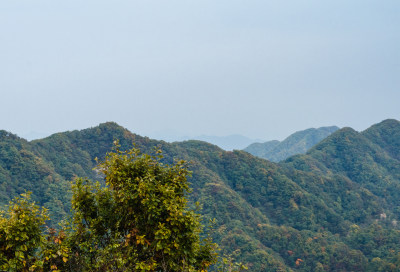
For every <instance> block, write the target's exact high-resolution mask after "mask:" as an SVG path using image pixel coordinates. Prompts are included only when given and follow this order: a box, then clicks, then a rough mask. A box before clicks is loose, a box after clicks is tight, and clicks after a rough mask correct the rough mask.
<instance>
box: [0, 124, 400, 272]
mask: <svg viewBox="0 0 400 272" xmlns="http://www.w3.org/2000/svg"><path fill="white" fill-rule="evenodd" d="M115 140H119V143H120V145H121V147H120V148H121V150H128V149H130V148H132V145H133V144H134V145H135V146H136V147H137V148H139V149H140V150H141V151H142V152H144V153H148V154H155V152H156V151H155V150H156V149H157V150H158V149H161V150H162V152H163V158H162V162H163V163H165V164H173V163H174V162H176V161H177V160H181V159H183V160H186V161H188V162H189V170H190V171H192V175H191V177H190V178H189V182H190V187H191V188H192V193H191V194H190V195H189V196H188V197H189V201H190V202H189V206H193V207H194V206H195V203H196V202H198V203H199V204H200V206H201V214H202V215H203V220H204V222H207V220H208V219H213V218H215V226H214V231H213V234H212V236H213V240H214V241H215V242H217V243H218V244H219V245H220V247H221V249H222V252H221V254H225V255H229V256H231V257H232V258H233V259H235V260H237V261H238V262H242V263H244V264H246V266H247V267H248V268H249V270H250V271H400V230H399V224H398V221H399V220H400V205H399V204H400V122H399V121H397V120H385V121H383V122H381V123H379V124H376V125H373V126H372V127H370V128H368V129H367V130H365V131H363V132H357V131H355V130H353V129H351V128H343V129H340V130H337V131H336V132H334V133H332V134H331V135H330V136H328V137H326V138H325V139H324V140H322V141H321V142H319V143H317V144H316V145H315V146H313V147H312V148H311V149H310V150H309V151H308V152H307V153H306V154H300V155H295V156H292V157H289V158H287V159H286V160H285V161H281V162H280V163H274V162H270V161H268V160H265V159H261V158H257V157H255V156H253V155H251V154H249V153H247V152H245V151H233V152H227V151H224V150H222V149H220V148H218V147H217V146H214V145H211V144H208V143H206V142H201V141H185V142H176V143H167V142H163V141H157V140H152V139H149V138H146V137H141V136H139V135H135V134H133V133H131V132H129V131H128V130H126V129H124V128H123V127H120V126H119V125H117V124H115V123H104V124H101V125H99V126H97V127H94V128H89V129H85V130H81V131H71V132H64V133H57V134H54V135H52V136H50V137H47V138H45V139H41V140H35V141H31V142H28V141H26V140H24V139H21V138H19V137H18V136H16V135H13V134H12V133H9V132H6V131H0V204H1V205H6V204H7V203H8V201H10V200H11V199H12V198H13V197H15V196H18V195H19V194H21V193H24V192H25V191H26V190H27V191H31V192H32V195H31V197H32V199H33V200H34V201H36V203H37V204H39V205H43V206H45V207H47V208H48V209H49V212H50V218H52V221H51V222H49V225H51V226H55V227H56V226H57V223H58V222H59V221H61V220H62V219H63V218H65V217H66V216H67V215H68V214H69V213H70V210H71V201H70V199H71V195H72V190H71V185H70V184H71V183H70V181H71V180H74V179H76V177H84V178H88V179H92V180H100V181H102V179H103V178H102V176H101V175H99V173H98V172H96V171H94V170H93V169H94V168H95V166H96V165H97V162H96V158H97V159H98V160H99V161H102V160H104V158H105V156H106V154H107V152H110V150H111V149H112V146H113V142H114V141H115Z"/></svg>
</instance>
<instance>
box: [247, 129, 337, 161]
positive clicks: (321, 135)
mask: <svg viewBox="0 0 400 272" xmlns="http://www.w3.org/2000/svg"><path fill="white" fill-rule="evenodd" d="M338 129H339V128H338V127H336V126H331V127H320V128H309V129H306V130H302V131H298V132H295V133H293V134H292V135H290V136H289V137H287V138H286V139H285V140H283V141H281V142H280V141H277V140H274V141H268V142H265V143H253V144H251V145H249V146H248V147H246V148H245V149H244V151H247V152H249V153H250V154H252V155H254V156H257V157H260V158H263V159H267V160H269V161H273V162H280V161H282V160H284V159H287V158H289V157H290V156H293V155H296V154H305V153H306V152H307V151H308V150H309V149H310V148H311V147H312V146H314V145H316V144H317V143H319V142H320V141H321V140H323V139H325V138H326V137H328V136H329V135H331V134H332V133H333V132H335V131H337V130H338Z"/></svg>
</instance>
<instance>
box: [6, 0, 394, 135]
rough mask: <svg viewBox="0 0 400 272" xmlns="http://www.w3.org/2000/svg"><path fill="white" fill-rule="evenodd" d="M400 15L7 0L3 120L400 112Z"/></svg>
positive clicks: (307, 0) (176, 1)
mask: <svg viewBox="0 0 400 272" xmlns="http://www.w3.org/2000/svg"><path fill="white" fill-rule="evenodd" d="M399 14H400V1H398V0H385V1H376V0H375V1H370V0H351V1H349V0H328V1H321V0H276V1H269V0H168V1H165V0H141V1H137V0H114V1H104V0H85V1H82V0H68V1H61V0H35V1H32V0H2V1H0V94H1V100H0V103H1V104H0V116H1V117H0V129H4V130H7V131H11V132H13V133H15V134H18V135H20V136H22V137H25V138H34V137H35V135H39V136H47V135H50V134H52V133H56V132H61V131H67V130H75V129H84V128H88V127H94V126H97V125H98V124H100V123H103V122H107V121H114V122H117V123H118V124H120V125H122V126H124V127H126V128H127V129H129V130H130V131H132V132H134V133H137V134H140V135H143V136H150V137H155V136H157V137H161V136H162V135H167V134H168V135H169V136H170V135H176V136H177V137H181V136H185V135H191V136H195V135H215V136H226V135H231V134H240V135H244V136H246V137H250V138H258V139H264V140H272V139H278V140H281V139H283V138H285V137H286V136H288V135H289V134H291V133H293V132H295V131H298V130H303V129H307V128H310V127H321V126H330V125H337V126H339V127H345V126H349V127H352V128H354V129H356V130H359V131H360V130H363V129H366V128H368V127H369V126H370V125H372V124H374V123H377V122H380V121H382V120H384V119H387V118H394V119H398V120H399V119H400V106H399V101H400V50H399V49H400V16H398V15H399ZM39 136H38V137H39Z"/></svg>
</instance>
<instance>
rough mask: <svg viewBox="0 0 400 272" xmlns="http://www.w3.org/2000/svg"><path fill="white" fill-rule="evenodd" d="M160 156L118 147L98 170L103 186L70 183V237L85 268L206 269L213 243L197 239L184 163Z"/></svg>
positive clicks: (80, 181)
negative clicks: (168, 162)
mask: <svg viewBox="0 0 400 272" xmlns="http://www.w3.org/2000/svg"><path fill="white" fill-rule="evenodd" d="M160 159H161V155H159V156H157V157H154V156H150V155H146V154H141V153H140V152H139V150H138V149H131V150H129V151H126V152H125V151H120V150H119V148H118V147H117V149H116V150H115V152H111V153H109V154H108V155H107V157H106V159H105V161H104V162H103V163H101V164H100V165H99V168H98V169H99V170H100V171H101V172H102V173H103V174H104V175H105V179H106V186H105V187H101V186H100V184H99V183H96V184H93V183H91V182H90V181H88V180H84V179H77V180H76V181H75V184H74V186H73V198H72V207H73V209H74V211H75V213H74V218H73V225H72V233H71V235H72V237H71V239H70V240H71V241H74V243H73V244H72V245H71V246H72V253H77V254H78V255H79V258H76V260H75V262H79V264H80V265H81V267H84V269H83V270H84V271H91V270H96V271H97V270H98V271H159V270H162V271H203V270H204V271H205V270H206V269H207V267H209V266H210V265H211V264H212V263H214V262H215V256H216V255H215V253H214V248H215V245H214V244H212V243H211V241H209V240H205V241H201V240H200V238H199V234H200V232H201V225H200V222H199V221H200V218H199V216H198V215H197V214H196V213H195V212H194V211H193V210H188V209H187V199H186V197H185V193H186V192H188V191H189V186H188V183H187V175H188V174H189V172H188V170H187V168H186V164H185V162H183V161H179V162H177V163H176V164H175V165H172V166H170V165H163V164H162V163H160Z"/></svg>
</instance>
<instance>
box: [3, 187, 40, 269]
mask: <svg viewBox="0 0 400 272" xmlns="http://www.w3.org/2000/svg"><path fill="white" fill-rule="evenodd" d="M47 219H48V216H47V211H46V209H40V208H39V207H38V206H37V205H35V203H33V202H32V201H31V200H30V194H29V193H26V194H22V195H21V197H17V198H15V199H14V200H13V201H11V202H10V203H9V205H8V211H7V213H4V212H2V213H0V269H1V270H7V271H34V270H36V269H38V268H41V267H42V266H43V258H42V257H43V255H41V252H39V249H40V248H41V247H43V246H44V244H45V243H46V241H45V239H44V236H43V235H42V233H43V230H44V224H45V221H46V220H47Z"/></svg>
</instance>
